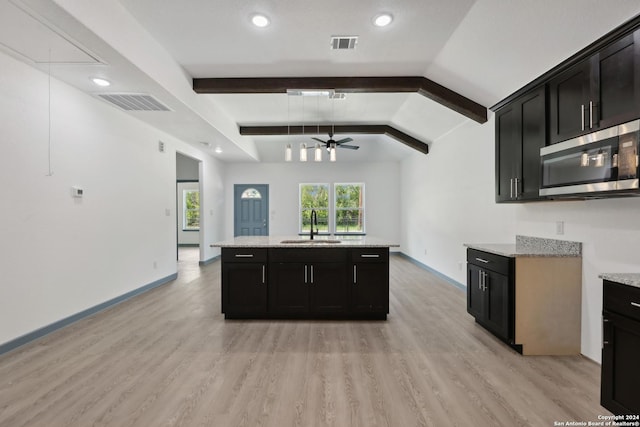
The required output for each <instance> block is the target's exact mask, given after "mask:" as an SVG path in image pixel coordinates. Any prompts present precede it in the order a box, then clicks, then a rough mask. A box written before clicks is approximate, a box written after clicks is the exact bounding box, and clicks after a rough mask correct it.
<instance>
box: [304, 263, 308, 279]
mask: <svg viewBox="0 0 640 427" xmlns="http://www.w3.org/2000/svg"><path fill="white" fill-rule="evenodd" d="M304 283H307V266H306V265H305V266H304Z"/></svg>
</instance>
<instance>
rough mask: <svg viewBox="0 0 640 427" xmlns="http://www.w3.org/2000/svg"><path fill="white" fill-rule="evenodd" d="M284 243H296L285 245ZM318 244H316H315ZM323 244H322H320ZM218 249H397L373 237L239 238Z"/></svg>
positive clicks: (219, 246)
mask: <svg viewBox="0 0 640 427" xmlns="http://www.w3.org/2000/svg"><path fill="white" fill-rule="evenodd" d="M283 241H289V242H292V241H293V242H295V243H283ZM313 242H316V243H313ZM320 242H321V243H320ZM211 247H216V248H249V247H251V248H260V247H263V248H397V247H400V245H399V244H397V243H391V242H389V241H387V240H383V239H380V238H377V237H371V236H314V238H313V240H310V239H309V236H238V237H235V238H233V239H232V240H225V241H223V242H216V243H213V244H212V245H211Z"/></svg>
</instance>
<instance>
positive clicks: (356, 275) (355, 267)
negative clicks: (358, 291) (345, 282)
mask: <svg viewBox="0 0 640 427" xmlns="http://www.w3.org/2000/svg"><path fill="white" fill-rule="evenodd" d="M356 283H358V269H357V266H356V265H355V264H354V265H353V284H354V285H355V284H356Z"/></svg>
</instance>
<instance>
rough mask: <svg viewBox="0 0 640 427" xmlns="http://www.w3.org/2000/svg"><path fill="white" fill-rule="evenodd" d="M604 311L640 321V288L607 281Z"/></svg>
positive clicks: (605, 283) (605, 282)
mask: <svg viewBox="0 0 640 427" xmlns="http://www.w3.org/2000/svg"><path fill="white" fill-rule="evenodd" d="M603 309H604V310H606V311H612V312H614V313H618V314H622V315H624V316H628V317H630V318H632V319H635V320H640V288H636V287H633V286H628V285H622V284H620V283H615V282H610V281H608V280H605V281H604V298H603Z"/></svg>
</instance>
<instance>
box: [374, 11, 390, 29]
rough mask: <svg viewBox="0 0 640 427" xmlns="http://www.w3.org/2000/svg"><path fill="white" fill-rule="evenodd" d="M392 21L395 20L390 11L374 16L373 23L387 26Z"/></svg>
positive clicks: (378, 25)
mask: <svg viewBox="0 0 640 427" xmlns="http://www.w3.org/2000/svg"><path fill="white" fill-rule="evenodd" d="M391 21H393V16H392V15H391V14H390V13H381V14H380V15H377V16H376V17H375V18H373V24H374V25H375V26H376V27H386V26H387V25H389V24H391Z"/></svg>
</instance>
